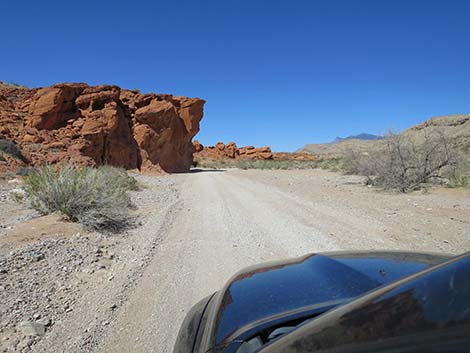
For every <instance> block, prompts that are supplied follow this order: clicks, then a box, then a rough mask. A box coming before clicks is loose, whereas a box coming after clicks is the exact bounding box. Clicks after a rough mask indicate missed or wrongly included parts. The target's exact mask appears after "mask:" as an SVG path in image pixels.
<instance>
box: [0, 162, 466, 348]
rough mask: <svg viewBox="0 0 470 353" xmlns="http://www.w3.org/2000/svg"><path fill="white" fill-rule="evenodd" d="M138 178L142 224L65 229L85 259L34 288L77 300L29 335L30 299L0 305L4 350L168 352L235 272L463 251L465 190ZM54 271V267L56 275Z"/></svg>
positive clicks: (249, 177) (298, 180) (317, 178)
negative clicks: (305, 258)
mask: <svg viewBox="0 0 470 353" xmlns="http://www.w3.org/2000/svg"><path fill="white" fill-rule="evenodd" d="M139 179H140V180H141V181H142V182H143V183H144V184H146V185H147V188H146V189H144V190H143V191H140V192H137V193H135V194H134V198H135V200H136V203H137V204H138V206H139V210H140V211H139V212H140V214H139V216H140V219H141V225H140V226H139V227H138V228H136V229H134V230H132V231H129V232H127V233H126V234H120V235H111V236H102V235H99V234H89V235H87V236H86V237H85V236H83V235H82V236H80V235H78V236H70V235H69V236H67V237H65V236H64V237H62V238H61V239H60V241H59V243H58V244H57V245H54V247H55V246H57V247H58V249H62V251H66V249H67V248H70V247H74V249H75V250H76V251H77V252H78V253H79V255H80V256H81V259H82V263H81V264H79V265H77V266H75V267H73V271H69V272H67V273H66V274H65V275H63V276H58V275H57V273H55V272H54V271H52V270H50V271H49V272H45V273H44V275H43V276H42V277H41V278H37V277H35V280H36V281H37V282H39V287H38V288H39V290H41V288H42V287H41V286H45V285H47V281H51V279H50V278H56V280H55V281H56V282H59V284H58V286H57V288H58V289H57V290H58V291H59V292H60V293H61V295H59V296H57V293H56V292H54V293H55V294H54V293H52V294H51V295H53V296H52V301H53V302H54V301H56V300H59V301H60V300H64V299H65V300H68V298H69V297H71V296H73V298H72V299H70V300H69V301H70V303H69V304H67V305H66V307H67V308H72V310H69V309H64V310H62V311H57V310H56V308H55V306H53V305H52V309H48V308H47V306H39V307H38V308H37V309H35V310H36V311H38V310H39V311H40V312H39V313H38V315H39V316H41V317H45V316H48V317H51V318H52V321H53V323H52V324H51V325H49V326H47V327H46V333H45V335H44V336H43V337H42V338H41V339H39V338H36V339H34V340H33V341H32V342H30V341H27V337H24V335H23V336H21V335H20V334H19V333H18V332H19V330H18V329H15V328H14V325H13V324H15V323H16V322H18V321H19V320H33V318H32V315H34V310H29V311H28V310H27V309H28V305H29V304H27V305H26V309H25V306H24V305H23V306H21V305H20V307H19V309H18V311H15V310H10V309H11V308H9V307H7V306H5V305H4V306H3V308H2V310H3V311H4V316H5V318H3V319H2V321H0V322H1V323H2V325H3V326H4V327H5V328H6V329H5V328H4V329H2V331H0V334H3V336H4V337H8V339H7V340H4V341H3V342H7V343H3V346H2V347H6V348H7V349H8V347H13V345H11V342H14V343H16V347H17V348H16V349H17V350H18V351H30V350H32V351H34V352H50V351H55V352H110V353H111V352H113V353H115V352H161V353H164V352H165V353H167V352H171V350H172V346H173V344H174V340H175V338H176V334H177V331H178V328H179V325H180V323H181V321H182V320H183V318H184V315H185V313H186V312H187V311H188V310H189V308H190V307H191V306H192V305H193V304H194V303H196V302H197V301H198V300H200V299H201V298H202V297H204V296H206V295H208V294H210V293H212V292H214V291H216V290H217V289H219V288H221V287H222V286H223V284H224V282H225V281H227V280H228V279H229V278H230V277H231V276H232V275H233V274H234V273H235V272H236V271H238V270H239V269H241V268H243V267H246V266H249V265H252V264H255V263H259V262H263V261H269V260H274V259H283V258H288V257H293V256H298V255H303V254H306V253H310V252H316V251H328V250H342V249H344V250H346V249H406V250H422V251H435V252H447V253H454V254H458V253H462V252H464V251H469V250H470V192H469V191H468V190H451V189H433V190H430V191H429V192H428V193H422V192H417V193H413V194H408V195H401V194H392V193H385V192H377V191H375V190H373V189H371V188H367V187H365V186H363V185H361V183H360V179H359V178H357V177H351V176H342V175H338V174H334V173H330V172H326V171H320V170H314V171H255V170H252V171H241V170H230V171H225V172H224V171H201V172H195V173H191V174H181V175H172V176H166V177H142V176H141V177H139ZM2 239H6V237H3V238H2V237H0V254H1V256H2V258H1V259H0V260H1V261H3V263H4V264H7V265H8V266H13V265H11V264H16V262H15V259H16V257H18V256H20V255H21V256H22V258H25V256H24V252H25V251H26V250H24V249H17V250H16V251H10V250H11V249H10V248H8V249H9V251H10V252H8V253H7V252H5V251H4V252H3V253H2V252H1V249H2ZM50 241H51V240H43V241H41V242H40V243H41V244H42V245H41V246H42V248H41V249H43V248H44V249H45V250H41V251H43V253H45V259H40V260H39V263H42V262H44V261H48V260H49V259H50V260H51V261H50V262H52V260H53V259H55V257H54V256H59V255H57V254H56V253H57V251H56V253H52V252H51V251H49V250H47V249H50V247H48V244H49V242H50ZM56 241H58V240H56ZM35 244H36V243H31V244H29V245H28V247H29V248H27V250H28V251H30V252H31V251H33V250H34V249H36V248H34V247H35V246H36V247H37V246H38V245H35ZM18 246H20V247H24V246H25V245H24V244H23V243H22V244H21V245H18ZM3 248H4V249H6V248H7V247H6V245H5V244H3ZM31 248H33V250H31ZM100 249H102V250H100ZM34 251H36V250H34ZM34 251H33V254H36V253H35V252H34ZM90 253H91V255H90ZM54 254H55V255H54ZM110 254H111V255H110ZM15 256H16V257H15ZM34 256H36V257H37V255H34ZM67 259H68V258H66V259H65V260H64V261H68V260H67ZM1 261H0V269H1V263H2V262H1ZM64 261H62V262H64ZM70 261H76V256H75V257H73V256H72V257H71V260H70ZM26 262H28V261H26ZM31 263H33V265H34V262H28V263H27V264H26V265H25V267H24V268H25V269H26V270H24V271H23V272H22V269H21V266H20V268H19V270H17V271H13V272H12V271H10V267H8V271H7V272H6V273H3V276H4V277H5V279H3V278H2V280H5V281H4V282H3V283H7V286H6V288H4V291H3V292H0V293H3V294H1V295H3V297H1V298H0V299H2V301H6V303H12V304H11V305H16V302H14V301H13V302H12V301H11V298H10V297H12V296H13V294H15V295H18V293H23V292H21V288H19V287H18V285H17V284H16V282H15V283H14V279H17V278H19V276H24V277H26V278H24V280H25V281H26V282H27V281H30V280H31V279H30V278H28V277H27V276H31V272H30V271H31V266H32V265H31ZM48 263H49V262H48ZM7 265H4V266H7ZM28 266H30V267H28ZM34 266H36V265H34ZM60 266H63V264H62V263H61V264H60ZM60 266H59V269H56V271H60V273H62V272H63V271H61V268H60ZM65 267H66V266H65ZM28 269H29V270H28ZM1 273H2V272H1V271H0V275H2V274H1ZM51 276H52V277H51ZM54 276H55V277H54ZM60 281H62V282H60ZM43 282H44V283H43ZM8 283H10V286H8ZM61 286H62V287H61ZM63 286H65V288H66V289H67V288H68V290H62V288H63ZM67 286H68V287H67ZM61 290H62V291H61ZM25 293H26V292H25ZM54 295H55V296H54ZM23 296H24V297H25V301H26V303H28V295H26V294H25V295H23ZM60 298H62V299H60ZM35 300H37V299H35ZM62 309H63V308H62ZM48 310H51V311H50V312H48ZM54 310H55V311H54ZM67 310H68V311H67ZM28 315H29V316H28ZM38 315H36V316H38ZM28 343H30V344H29V345H28ZM8 344H10V346H8Z"/></svg>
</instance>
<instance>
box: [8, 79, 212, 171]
mask: <svg viewBox="0 0 470 353" xmlns="http://www.w3.org/2000/svg"><path fill="white" fill-rule="evenodd" d="M204 103H205V102H204V101H203V100H201V99H198V98H186V97H176V96H172V95H169V94H140V93H138V92H136V91H129V90H124V89H121V88H119V87H117V86H110V85H101V86H88V85H87V84H84V83H61V84H57V85H54V86H52V87H45V88H40V89H27V88H12V87H9V86H0V139H6V140H10V141H14V142H15V143H17V144H18V145H19V146H20V148H21V150H22V152H23V154H24V156H25V157H26V158H27V159H28V160H29V161H30V162H31V163H32V164H40V163H58V162H64V161H67V162H71V163H76V164H89V165H102V164H109V165H114V166H120V167H124V168H126V169H139V170H142V171H144V172H150V173H152V172H157V173H159V172H170V173H171V172H184V171H187V170H189V168H190V166H191V164H192V153H193V145H192V143H191V140H192V138H193V137H194V135H196V133H197V132H198V131H199V122H200V121H201V119H202V115H203V107H204Z"/></svg>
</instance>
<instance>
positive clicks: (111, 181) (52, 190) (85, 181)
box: [25, 165, 136, 230]
mask: <svg viewBox="0 0 470 353" xmlns="http://www.w3.org/2000/svg"><path fill="white" fill-rule="evenodd" d="M124 174H125V176H124ZM129 178H130V177H128V176H127V173H125V171H123V170H120V169H116V168H112V167H101V168H91V167H82V168H74V167H71V166H68V165H64V166H42V167H39V168H37V169H36V170H33V171H31V172H29V173H28V174H27V176H26V177H25V185H26V186H25V191H26V194H27V196H28V199H29V200H30V202H31V206H32V207H33V208H35V209H36V210H38V211H39V212H41V213H42V214H50V213H55V212H59V213H60V214H62V215H63V216H65V217H66V218H67V219H69V220H70V221H72V222H78V223H81V224H83V225H84V226H85V227H87V228H91V229H96V230H120V229H122V228H125V227H126V226H128V225H129V213H128V209H129V207H131V206H132V203H131V200H130V197H129V195H128V194H127V191H128V190H131V189H135V185H136V183H134V182H132V181H130V180H129ZM132 179H133V178H132Z"/></svg>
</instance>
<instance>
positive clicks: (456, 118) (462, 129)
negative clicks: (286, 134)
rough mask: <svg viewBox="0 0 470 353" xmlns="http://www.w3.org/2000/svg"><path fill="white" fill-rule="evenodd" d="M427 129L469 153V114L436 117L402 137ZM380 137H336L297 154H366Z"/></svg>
mask: <svg viewBox="0 0 470 353" xmlns="http://www.w3.org/2000/svg"><path fill="white" fill-rule="evenodd" d="M429 129H437V130H438V131H440V132H442V133H444V134H445V136H447V137H448V138H449V139H451V141H452V142H453V143H455V144H456V145H457V146H461V148H462V150H463V151H465V152H466V153H470V114H455V115H446V116H438V117H434V118H431V119H428V120H426V121H424V122H423V123H421V124H418V125H415V126H412V127H410V128H408V129H406V130H405V131H403V132H401V134H402V135H404V136H407V137H411V138H413V139H419V138H422V136H424V134H426V132H427V131H429ZM382 139H383V137H382V136H377V135H371V134H365V133H364V134H359V135H355V136H348V137H345V138H341V137H337V138H336V139H335V140H334V141H332V142H330V143H314V144H308V145H305V146H304V147H302V148H301V149H299V150H298V151H297V152H308V153H311V154H314V155H317V156H329V157H332V156H341V155H343V154H344V153H346V152H348V151H356V152H367V151H368V150H370V149H371V148H375V146H378V145H380V144H382V143H383V141H381V140H382Z"/></svg>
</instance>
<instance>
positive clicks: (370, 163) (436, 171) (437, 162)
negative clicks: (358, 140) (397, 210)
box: [343, 131, 458, 192]
mask: <svg viewBox="0 0 470 353" xmlns="http://www.w3.org/2000/svg"><path fill="white" fill-rule="evenodd" d="M343 167H344V169H345V170H346V171H347V172H349V173H352V174H359V175H364V176H366V177H367V183H369V184H372V185H375V186H379V187H383V188H385V189H394V190H398V191H400V192H409V191H412V190H416V189H419V188H420V187H422V186H423V185H425V184H428V183H436V182H442V180H443V178H445V177H449V176H450V175H455V171H456V169H457V168H458V151H457V148H456V147H455V146H453V145H452V144H451V142H450V141H449V140H448V139H447V138H446V137H445V136H444V135H443V134H441V133H439V132H437V131H434V132H426V133H424V134H423V136H421V137H420V138H419V139H417V138H414V139H412V138H410V137H407V136H405V135H395V134H389V135H388V136H387V137H386V139H385V141H384V144H383V145H382V147H380V148H378V149H377V150H374V151H369V152H362V153H354V152H350V153H348V154H345V156H344V158H343Z"/></svg>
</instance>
